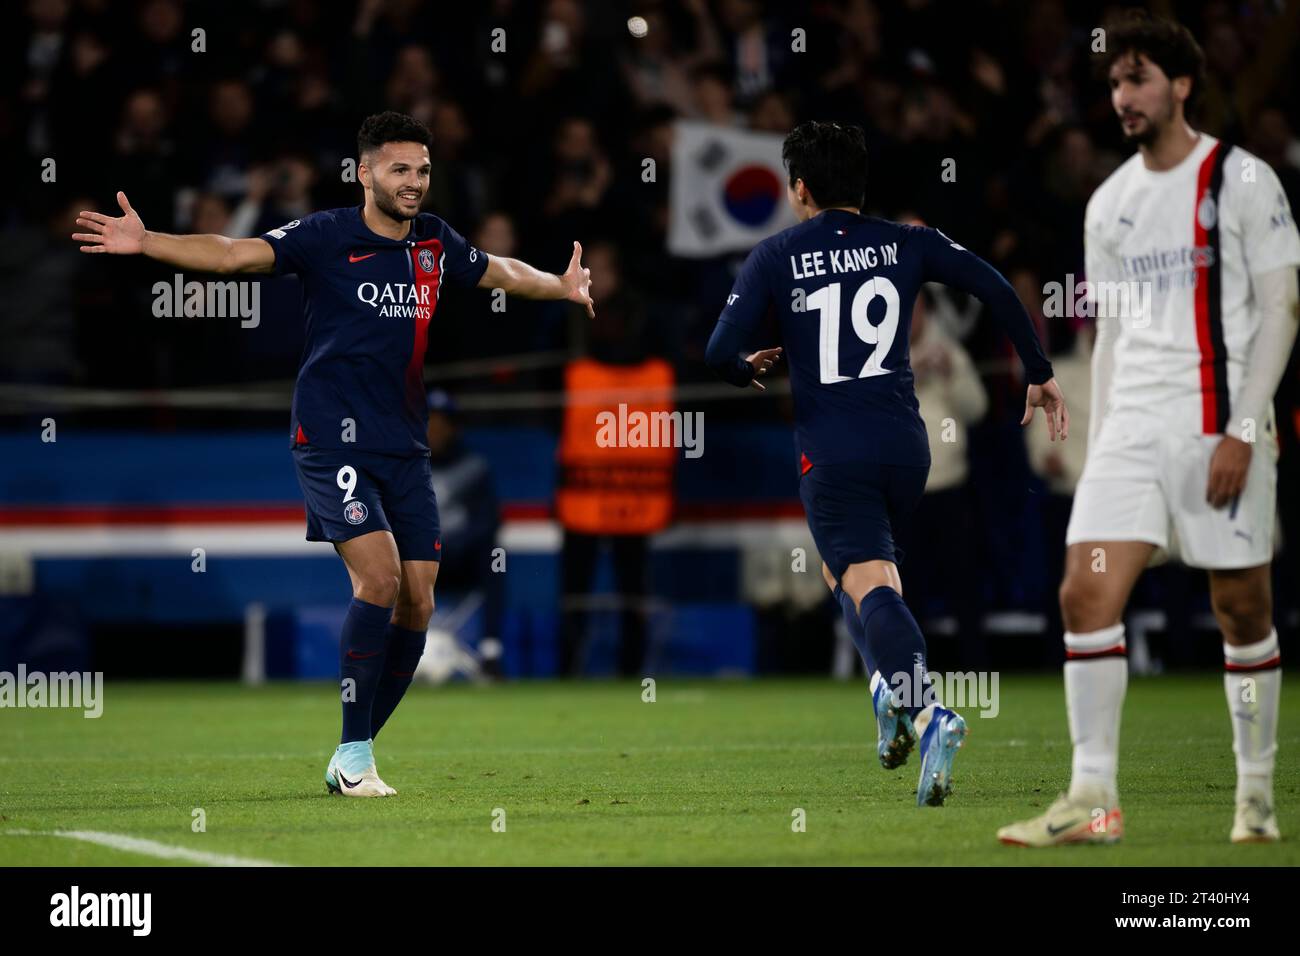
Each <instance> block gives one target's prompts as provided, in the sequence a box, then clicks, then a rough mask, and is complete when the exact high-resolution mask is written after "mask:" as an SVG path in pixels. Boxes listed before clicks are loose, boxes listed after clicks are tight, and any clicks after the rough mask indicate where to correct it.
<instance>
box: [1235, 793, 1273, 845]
mask: <svg viewBox="0 0 1300 956" xmlns="http://www.w3.org/2000/svg"><path fill="white" fill-rule="evenodd" d="M1280 839H1282V834H1281V832H1280V831H1279V830H1278V828H1277V816H1276V815H1275V814H1274V813H1273V807H1272V805H1271V804H1270V803H1269V801H1268V800H1267V799H1265V798H1264V797H1247V798H1246V799H1244V800H1240V801H1238V803H1237V815H1236V817H1235V818H1234V819H1233V821H1232V842H1233V843H1274V842H1276V841H1278V840H1280Z"/></svg>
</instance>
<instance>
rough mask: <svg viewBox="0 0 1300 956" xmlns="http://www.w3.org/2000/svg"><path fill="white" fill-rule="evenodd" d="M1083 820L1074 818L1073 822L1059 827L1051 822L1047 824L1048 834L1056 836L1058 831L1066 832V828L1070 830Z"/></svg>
mask: <svg viewBox="0 0 1300 956" xmlns="http://www.w3.org/2000/svg"><path fill="white" fill-rule="evenodd" d="M1082 822H1083V821H1082V820H1072V821H1071V822H1069V823H1066V824H1064V825H1062V826H1059V827H1054V826H1052V825H1051V824H1050V823H1049V824H1048V825H1047V835H1048V836H1056V835H1057V834H1058V833H1064V832H1065V831H1066V830H1069V829H1070V828H1071V827H1077V826H1078V825H1079V824H1080V823H1082Z"/></svg>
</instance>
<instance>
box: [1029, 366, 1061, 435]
mask: <svg viewBox="0 0 1300 956" xmlns="http://www.w3.org/2000/svg"><path fill="white" fill-rule="evenodd" d="M1035 408H1041V409H1042V410H1043V414H1044V415H1045V416H1046V417H1047V434H1048V437H1050V438H1051V440H1052V441H1056V439H1057V438H1058V437H1059V438H1060V439H1061V441H1065V439H1066V438H1067V437H1068V436H1069V434H1070V412H1069V410H1068V409H1066V407H1065V396H1064V395H1062V394H1061V386H1059V385H1057V384H1056V379H1054V378H1050V379H1048V380H1047V381H1046V382H1044V383H1043V384H1042V385H1030V386H1029V391H1028V392H1027V393H1026V394H1025V417H1024V418H1022V419H1020V424H1022V425H1028V424H1029V423H1030V422H1032V421H1033V420H1034V409H1035Z"/></svg>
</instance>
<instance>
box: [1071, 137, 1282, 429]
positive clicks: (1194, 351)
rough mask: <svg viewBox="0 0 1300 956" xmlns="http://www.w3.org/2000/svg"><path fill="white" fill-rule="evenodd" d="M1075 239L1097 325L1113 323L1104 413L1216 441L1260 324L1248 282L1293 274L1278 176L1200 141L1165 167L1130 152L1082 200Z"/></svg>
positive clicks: (1242, 155) (1215, 143) (1245, 156)
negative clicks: (1130, 415) (1126, 414)
mask: <svg viewBox="0 0 1300 956" xmlns="http://www.w3.org/2000/svg"><path fill="white" fill-rule="evenodd" d="M1084 232H1085V248H1086V259H1087V262H1086V268H1087V279H1088V283H1089V286H1090V287H1091V292H1092V295H1091V298H1092V299H1093V305H1094V308H1095V309H1096V310H1097V314H1098V316H1099V318H1098V321H1099V322H1105V321H1112V322H1113V321H1117V320H1118V322H1119V331H1118V337H1117V339H1116V343H1115V353H1114V363H1115V364H1114V373H1113V377H1112V379H1111V387H1110V393H1109V401H1108V403H1107V408H1106V410H1107V411H1116V410H1121V409H1123V410H1133V411H1139V412H1143V413H1150V414H1155V415H1158V416H1160V419H1161V421H1162V425H1163V427H1166V428H1168V429H1170V430H1173V431H1177V432H1180V433H1200V434H1218V433H1222V432H1223V431H1224V430H1225V428H1226V427H1227V425H1228V423H1229V422H1231V421H1233V414H1234V405H1233V398H1234V397H1235V396H1236V395H1237V394H1238V393H1239V390H1240V387H1241V384H1242V381H1243V379H1244V378H1245V377H1246V376H1247V375H1248V374H1249V372H1248V369H1247V364H1248V360H1249V356H1250V349H1251V345H1252V344H1253V342H1254V339H1255V334H1256V331H1257V330H1258V328H1259V324H1260V314H1259V311H1258V309H1257V307H1256V303H1255V298H1254V295H1253V292H1252V288H1253V283H1252V279H1251V277H1252V276H1258V275H1263V274H1264V273H1267V272H1271V271H1273V270H1275V269H1280V268H1285V267H1288V266H1289V267H1292V268H1295V267H1297V266H1300V234H1298V233H1297V231H1296V224H1295V219H1294V218H1293V217H1292V214H1291V208H1290V205H1289V204H1288V203H1287V198H1286V195H1285V193H1283V191H1282V186H1281V183H1280V182H1279V181H1278V178H1277V174H1275V173H1274V172H1273V170H1272V169H1271V168H1270V167H1269V166H1268V164H1267V163H1265V162H1264V161H1263V160H1261V159H1259V158H1257V157H1255V156H1252V155H1251V154H1250V153H1247V152H1246V151H1245V150H1242V149H1239V148H1237V147H1235V146H1230V145H1228V144H1226V143H1221V142H1219V140H1217V139H1215V138H1214V137H1213V136H1209V135H1206V134H1205V133H1202V134H1200V139H1199V141H1198V142H1197V144H1196V146H1195V147H1194V148H1193V149H1192V151H1191V153H1190V154H1189V155H1188V156H1187V158H1186V159H1184V160H1183V161H1182V162H1181V163H1179V164H1178V165H1177V166H1176V167H1174V168H1173V169H1168V170H1164V171H1161V172H1153V171H1152V170H1149V169H1147V168H1146V166H1145V165H1144V163H1143V161H1142V155H1141V153H1135V154H1134V155H1133V156H1131V157H1130V158H1129V159H1128V161H1127V162H1125V163H1124V164H1123V165H1122V166H1120V168H1119V169H1117V170H1115V172H1114V173H1112V174H1111V175H1110V177H1109V178H1108V179H1107V180H1106V181H1105V182H1104V183H1102V184H1101V186H1100V187H1098V189H1097V191H1096V192H1095V193H1094V194H1093V196H1092V199H1091V200H1090V201H1089V202H1088V211H1087V214H1086V216H1085V221H1084ZM1097 283H1105V284H1106V285H1102V286H1098V285H1097ZM1108 296H1109V299H1108ZM1108 303H1109V306H1110V308H1109V309H1108V307H1107V306H1108ZM1108 315H1109V316H1110V317H1109V318H1107V316H1108ZM1116 316H1117V318H1116ZM1258 425H1259V427H1261V428H1262V427H1263V426H1264V423H1262V422H1261V423H1258Z"/></svg>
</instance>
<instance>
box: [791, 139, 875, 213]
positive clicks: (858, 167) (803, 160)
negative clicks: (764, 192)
mask: <svg viewBox="0 0 1300 956" xmlns="http://www.w3.org/2000/svg"><path fill="white" fill-rule="evenodd" d="M781 159H782V161H784V162H785V165H786V169H788V170H789V172H790V185H791V186H793V185H794V184H795V181H796V180H799V179H802V180H803V184H804V185H805V186H807V187H808V192H810V193H811V194H812V198H813V202H815V203H816V204H817V205H818V206H819V207H821V208H822V209H830V208H832V207H834V206H852V207H853V208H855V209H860V208H861V207H862V205H863V201H864V199H865V198H866V193H867V140H866V137H865V136H864V135H863V133H862V129H861V127H858V126H841V125H839V124H838V123H818V122H808V123H801V124H800V125H798V126H796V127H795V128H794V129H792V130H791V131H790V135H789V136H787V137H786V138H785V142H784V143H783V144H782V145H781Z"/></svg>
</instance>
